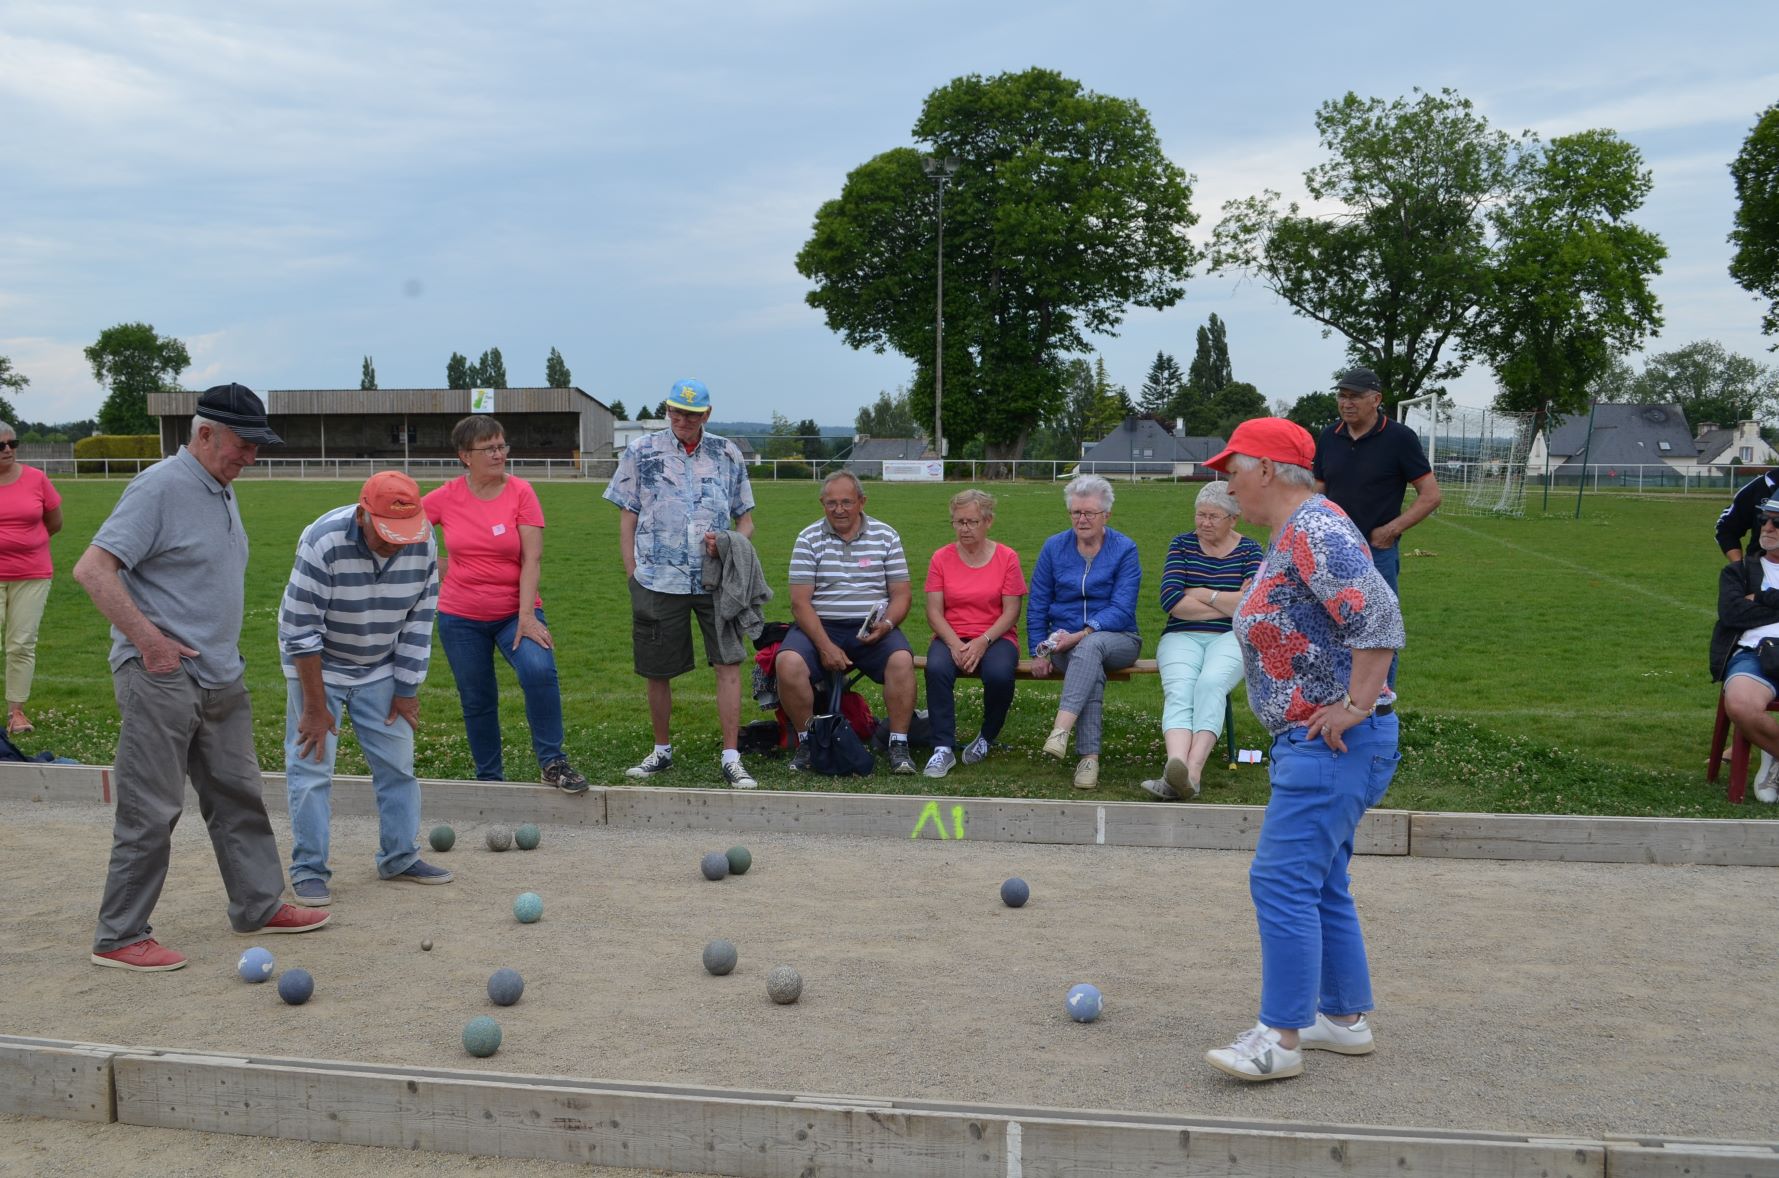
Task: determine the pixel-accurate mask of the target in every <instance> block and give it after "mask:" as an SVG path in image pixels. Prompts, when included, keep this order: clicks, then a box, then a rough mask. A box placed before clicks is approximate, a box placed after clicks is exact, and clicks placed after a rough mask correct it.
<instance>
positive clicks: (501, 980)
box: [488, 968, 525, 1006]
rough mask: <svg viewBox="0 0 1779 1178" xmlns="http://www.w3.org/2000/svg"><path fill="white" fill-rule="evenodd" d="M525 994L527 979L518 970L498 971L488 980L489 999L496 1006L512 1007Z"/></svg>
mask: <svg viewBox="0 0 1779 1178" xmlns="http://www.w3.org/2000/svg"><path fill="white" fill-rule="evenodd" d="M523 993H525V979H524V978H522V977H520V976H519V971H518V970H516V969H506V968H501V969H497V970H495V971H494V973H493V975H492V976H490V977H489V979H488V999H489V1001H491V1002H493V1003H494V1005H496V1006H511V1005H512V1004H513V1003H515V1002H517V1001H519V996H520V995H521V994H523Z"/></svg>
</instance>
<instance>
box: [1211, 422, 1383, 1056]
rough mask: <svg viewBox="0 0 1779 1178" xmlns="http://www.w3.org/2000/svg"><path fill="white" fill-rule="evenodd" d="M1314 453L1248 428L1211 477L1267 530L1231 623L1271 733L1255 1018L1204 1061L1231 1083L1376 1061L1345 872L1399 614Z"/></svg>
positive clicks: (1377, 763) (1292, 427)
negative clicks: (1321, 476) (1364, 1058)
mask: <svg viewBox="0 0 1779 1178" xmlns="http://www.w3.org/2000/svg"><path fill="white" fill-rule="evenodd" d="M1315 452H1316V449H1315V441H1314V439H1312V438H1311V437H1310V435H1309V432H1308V431H1307V430H1305V429H1303V427H1301V426H1299V425H1297V424H1296V423H1295V422H1291V421H1287V420H1285V419H1283V418H1277V417H1268V418H1258V419H1256V420H1253V421H1245V422H1243V423H1242V424H1241V425H1239V426H1237V427H1236V430H1235V433H1234V434H1232V435H1231V436H1230V439H1229V446H1228V448H1227V449H1225V450H1224V451H1223V452H1222V453H1221V454H1219V455H1217V456H1216V457H1215V458H1213V459H1211V461H1210V462H1209V463H1207V465H1208V466H1210V467H1211V468H1212V469H1213V470H1220V471H1225V472H1227V474H1228V476H1229V491H1230V494H1232V495H1234V496H1235V499H1236V502H1237V503H1239V504H1240V505H1241V511H1242V517H1243V518H1244V519H1247V520H1250V521H1252V522H1253V523H1257V524H1259V525H1261V526H1262V527H1265V528H1269V529H1271V532H1272V538H1271V541H1270V543H1268V545H1267V548H1266V556H1265V559H1264V560H1263V561H1262V562H1261V565H1260V569H1259V571H1258V572H1257V573H1255V575H1254V580H1253V583H1252V585H1251V586H1250V587H1249V589H1248V590H1247V592H1245V593H1244V594H1243V595H1242V600H1241V604H1240V605H1238V606H1237V607H1236V611H1235V618H1234V621H1235V633H1236V637H1237V638H1238V639H1239V640H1240V641H1241V644H1242V662H1243V669H1244V672H1245V674H1246V677H1247V683H1248V703H1249V705H1250V706H1251V707H1252V708H1253V709H1254V715H1255V716H1256V717H1258V718H1259V720H1260V722H1261V723H1262V724H1263V725H1265V727H1266V730H1267V731H1268V732H1270V733H1272V736H1273V744H1272V765H1271V778H1272V796H1271V798H1270V799H1269V800H1268V802H1267V805H1266V819H1265V821H1264V822H1263V823H1262V825H1261V828H1260V841H1259V845H1258V846H1256V847H1255V849H1254V862H1253V865H1252V866H1251V867H1250V868H1249V870H1248V890H1249V892H1250V894H1251V895H1252V896H1253V898H1254V913H1255V916H1256V917H1257V918H1258V921H1259V925H1260V1020H1259V1022H1258V1023H1257V1024H1256V1025H1255V1026H1254V1027H1253V1028H1252V1029H1250V1030H1247V1031H1244V1032H1242V1034H1241V1035H1240V1036H1238V1037H1237V1039H1236V1041H1235V1042H1234V1043H1232V1044H1230V1045H1229V1046H1228V1047H1223V1048H1219V1049H1217V1050H1215V1051H1210V1052H1207V1053H1206V1055H1205V1058H1206V1060H1207V1061H1208V1062H1209V1063H1210V1064H1211V1065H1212V1066H1213V1067H1216V1068H1218V1069H1220V1070H1221V1071H1224V1072H1226V1073H1228V1074H1229V1075H1232V1076H1235V1077H1236V1078H1238V1079H1241V1080H1255V1081H1258V1080H1278V1079H1282V1078H1284V1077H1286V1076H1295V1075H1298V1074H1299V1073H1301V1072H1302V1071H1303V1052H1304V1050H1305V1049H1306V1048H1319V1049H1322V1050H1326V1051H1336V1052H1340V1053H1342V1054H1346V1055H1363V1054H1365V1053H1367V1052H1369V1051H1370V1050H1371V1049H1372V1035H1371V1026H1370V1024H1369V1023H1368V1021H1367V1020H1366V1017H1365V1016H1366V1014H1367V1012H1369V1011H1370V1010H1371V1006H1372V1000H1371V974H1370V970H1369V967H1368V965H1367V963H1366V959H1365V939H1364V936H1363V934H1362V933H1361V931H1360V928H1359V914H1358V911H1357V910H1356V909H1355V907H1354V904H1353V896H1352V892H1351V891H1350V890H1349V889H1350V879H1349V877H1348V863H1349V861H1350V860H1351V858H1352V855H1353V835H1354V832H1355V831H1356V830H1357V829H1358V826H1359V819H1360V818H1361V817H1362V816H1363V815H1364V813H1365V811H1366V809H1367V808H1369V807H1371V806H1375V805H1377V803H1378V802H1379V801H1380V800H1382V798H1383V796H1384V791H1385V790H1387V789H1389V787H1390V779H1391V778H1392V777H1393V776H1394V775H1395V773H1396V763H1397V761H1398V760H1399V759H1400V757H1399V756H1398V754H1397V752H1396V716H1395V715H1394V707H1393V705H1392V704H1390V703H1385V702H1380V696H1381V695H1382V693H1383V688H1384V677H1385V675H1386V674H1387V673H1388V672H1389V669H1390V659H1391V657H1392V655H1393V654H1394V653H1395V652H1396V650H1398V649H1399V648H1400V647H1401V646H1402V645H1403V631H1402V612H1401V610H1400V609H1399V608H1398V606H1397V604H1396V596H1395V594H1393V593H1391V592H1390V587H1389V585H1388V584H1387V583H1386V582H1385V581H1384V578H1383V576H1382V574H1380V573H1379V572H1378V571H1377V569H1376V567H1375V566H1374V565H1373V564H1372V561H1371V553H1370V551H1369V550H1368V549H1367V547H1366V544H1365V537H1364V536H1361V535H1360V534H1359V529H1358V528H1356V527H1354V526H1353V521H1352V520H1350V519H1348V518H1347V515H1346V513H1345V512H1343V511H1342V510H1341V509H1340V508H1338V507H1336V506H1335V505H1334V504H1333V503H1332V502H1330V501H1329V500H1328V499H1326V498H1324V497H1323V496H1322V495H1320V494H1318V493H1317V491H1316V483H1315V477H1314V476H1313V475H1312V474H1311V473H1310V468H1311V465H1312V464H1313V463H1314V461H1315Z"/></svg>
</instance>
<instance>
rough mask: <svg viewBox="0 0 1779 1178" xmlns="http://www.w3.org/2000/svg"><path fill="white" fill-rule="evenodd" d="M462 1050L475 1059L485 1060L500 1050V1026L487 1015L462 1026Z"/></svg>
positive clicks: (478, 1016) (477, 1017) (479, 1016)
mask: <svg viewBox="0 0 1779 1178" xmlns="http://www.w3.org/2000/svg"><path fill="white" fill-rule="evenodd" d="M463 1049H464V1050H465V1051H467V1052H469V1053H470V1054H471V1055H473V1056H475V1057H476V1058H477V1059H486V1058H487V1057H488V1056H490V1055H493V1054H494V1053H495V1052H496V1051H499V1050H500V1024H499V1023H497V1022H495V1021H494V1020H493V1019H491V1018H489V1017H488V1016H487V1015H485V1014H483V1015H477V1016H476V1017H475V1018H472V1019H470V1020H469V1022H467V1023H465V1024H464V1026H463Z"/></svg>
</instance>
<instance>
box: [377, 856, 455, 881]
mask: <svg viewBox="0 0 1779 1178" xmlns="http://www.w3.org/2000/svg"><path fill="white" fill-rule="evenodd" d="M454 878H456V877H454V876H453V875H452V874H451V873H450V872H449V871H446V870H445V869H444V868H443V867H434V866H433V865H432V864H430V863H428V862H427V861H426V860H424V859H416V860H414V861H413V862H412V863H410V864H408V869H407V870H406V871H403V872H400V873H399V874H396V875H387V876H384V877H383V882H384V883H417V884H448V883H450V882H451V881H452V879H454Z"/></svg>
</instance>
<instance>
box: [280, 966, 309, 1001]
mask: <svg viewBox="0 0 1779 1178" xmlns="http://www.w3.org/2000/svg"><path fill="white" fill-rule="evenodd" d="M314 993H315V979H314V978H313V977H311V976H310V974H309V971H308V970H306V969H287V970H285V971H284V972H283V973H281V974H279V975H278V997H280V998H282V999H284V1000H285V1001H286V1002H288V1003H290V1004H291V1005H292V1006H301V1005H302V1004H303V1003H305V1002H307V1001H308V1000H309V997H310V995H312V994H314Z"/></svg>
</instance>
